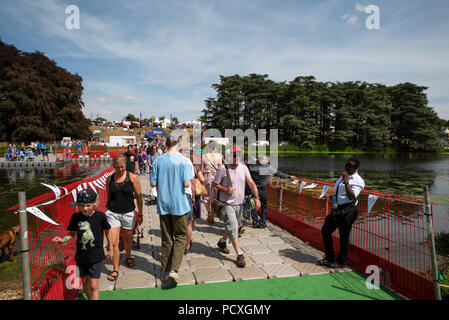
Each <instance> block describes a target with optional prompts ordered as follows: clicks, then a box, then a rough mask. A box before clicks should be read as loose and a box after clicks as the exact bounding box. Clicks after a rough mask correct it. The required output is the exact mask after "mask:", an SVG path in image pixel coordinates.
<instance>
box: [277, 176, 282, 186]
mask: <svg viewBox="0 0 449 320" xmlns="http://www.w3.org/2000/svg"><path fill="white" fill-rule="evenodd" d="M279 181H281V178H279V177H278V181H277V182H276V187H277V186H278V185H279Z"/></svg>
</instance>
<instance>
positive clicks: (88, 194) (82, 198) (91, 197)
mask: <svg viewBox="0 0 449 320" xmlns="http://www.w3.org/2000/svg"><path fill="white" fill-rule="evenodd" d="M95 200H97V194H96V193H95V192H94V191H93V190H91V189H84V190H81V191H78V192H77V194H76V201H75V202H71V203H69V206H72V207H73V206H78V205H80V204H87V203H94V202H95Z"/></svg>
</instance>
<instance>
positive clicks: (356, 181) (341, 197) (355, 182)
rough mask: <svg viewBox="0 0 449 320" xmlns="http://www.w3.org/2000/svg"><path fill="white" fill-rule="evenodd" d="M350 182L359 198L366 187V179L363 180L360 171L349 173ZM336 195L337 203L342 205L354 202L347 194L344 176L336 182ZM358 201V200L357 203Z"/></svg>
mask: <svg viewBox="0 0 449 320" xmlns="http://www.w3.org/2000/svg"><path fill="white" fill-rule="evenodd" d="M348 184H349V186H350V187H351V189H352V192H354V195H355V197H356V198H357V197H358V196H359V194H360V192H362V190H363V188H365V181H363V179H362V177H361V176H360V175H359V173H358V171H356V172H354V173H353V174H351V175H349V179H348ZM334 190H336V197H337V205H342V204H346V203H350V202H352V200H351V199H350V198H349V197H348V195H347V194H346V187H345V184H344V183H343V178H342V177H340V178H339V179H338V180H337V182H336V183H335V188H334ZM357 203H358V201H356V203H355V204H356V205H357Z"/></svg>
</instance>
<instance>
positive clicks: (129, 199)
mask: <svg viewBox="0 0 449 320" xmlns="http://www.w3.org/2000/svg"><path fill="white" fill-rule="evenodd" d="M112 167H113V168H114V174H113V175H111V176H110V177H108V179H107V180H106V193H107V198H108V202H107V205H106V208H107V211H106V218H107V220H108V222H109V224H110V225H111V230H110V231H109V235H108V243H109V246H112V265H113V267H114V268H113V271H112V272H111V273H110V274H109V275H108V280H111V281H114V280H115V279H116V278H117V277H118V271H119V260H120V250H119V240H120V239H119V238H120V231H122V235H123V246H124V247H125V254H126V260H125V262H126V265H127V266H128V267H130V268H132V267H134V266H135V261H134V259H133V258H132V257H131V248H132V233H133V229H134V226H135V223H136V214H135V212H134V210H135V208H136V206H135V202H134V199H136V200H137V207H138V209H139V214H138V219H137V222H138V224H141V223H142V220H143V215H142V213H143V211H142V208H143V201H142V195H141V186H140V181H139V178H138V176H137V175H135V174H134V173H130V172H127V171H126V158H125V156H124V155H122V154H118V155H115V156H114V158H113V159H112ZM109 249H110V250H111V247H109Z"/></svg>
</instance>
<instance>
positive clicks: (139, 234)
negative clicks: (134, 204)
mask: <svg viewBox="0 0 449 320" xmlns="http://www.w3.org/2000/svg"><path fill="white" fill-rule="evenodd" d="M134 213H135V214H136V225H135V226H134V229H133V237H132V241H133V242H132V243H133V245H136V248H137V249H140V239H141V238H143V232H142V230H140V229H139V225H138V223H137V220H138V216H137V215H138V214H139V213H138V212H137V210H134ZM118 247H119V250H120V252H122V251H123V250H125V247H124V245H123V235H122V231H121V230H120V240H119V244H118Z"/></svg>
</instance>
